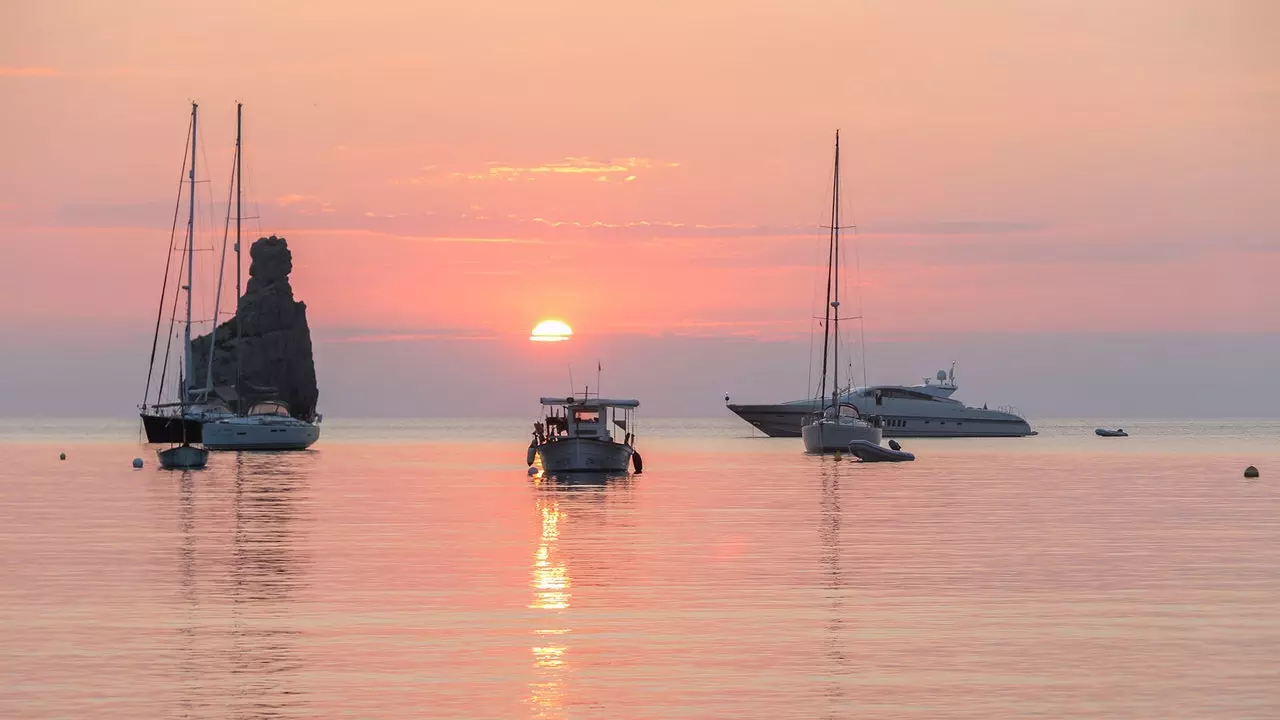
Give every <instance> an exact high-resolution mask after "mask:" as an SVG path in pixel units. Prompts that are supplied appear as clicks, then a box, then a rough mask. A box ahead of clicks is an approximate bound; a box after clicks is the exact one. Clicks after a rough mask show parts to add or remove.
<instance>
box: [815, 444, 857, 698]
mask: <svg viewBox="0 0 1280 720" xmlns="http://www.w3.org/2000/svg"><path fill="white" fill-rule="evenodd" d="M845 465H849V463H845ZM842 470H843V467H842V465H841V463H836V462H831V463H826V462H824V463H823V465H822V499H821V511H820V521H819V526H818V536H819V541H820V543H821V547H822V549H821V552H820V554H819V561H820V562H821V564H822V569H823V578H824V582H823V587H824V589H825V590H826V592H825V595H826V598H827V599H828V600H829V601H830V603H831V605H830V607H831V613H830V617H829V618H828V620H827V622H826V623H825V625H824V630H825V632H824V633H823V638H822V647H823V655H824V656H825V657H826V659H827V665H828V668H829V669H828V672H827V675H828V678H827V680H828V683H827V688H826V691H825V692H824V693H823V694H824V695H825V696H826V698H827V700H828V701H830V703H831V707H830V709H829V710H828V715H827V716H828V717H839V716H841V714H842V713H844V712H846V711H847V708H844V707H843V705H844V683H843V679H842V677H841V676H843V675H847V674H848V673H849V672H850V668H849V662H848V658H847V657H846V656H845V651H844V614H845V597H844V596H845V592H846V590H845V579H844V571H843V568H842V567H841V562H840V561H841V548H840V522H841V514H842V513H841V508H840V479H841V474H842Z"/></svg>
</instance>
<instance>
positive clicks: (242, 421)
mask: <svg viewBox="0 0 1280 720" xmlns="http://www.w3.org/2000/svg"><path fill="white" fill-rule="evenodd" d="M202 434H203V437H204V441H203V442H204V446H205V447H206V448H208V449H210V450H306V449H307V448H309V447H311V446H312V445H313V444H315V441H316V440H319V439H320V425H319V420H318V419H317V421H316V423H309V422H307V421H305V420H299V419H298V418H295V417H293V416H292V415H290V414H289V408H288V407H287V406H286V405H285V404H284V403H282V402H278V401H275V400H271V401H267V402H260V403H258V404H256V405H254V406H253V407H251V408H249V412H248V413H246V414H244V415H232V416H230V417H226V418H221V419H218V420H213V421H207V422H205V424H204V428H203V430H202Z"/></svg>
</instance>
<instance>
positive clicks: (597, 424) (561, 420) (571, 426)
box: [534, 397, 640, 445]
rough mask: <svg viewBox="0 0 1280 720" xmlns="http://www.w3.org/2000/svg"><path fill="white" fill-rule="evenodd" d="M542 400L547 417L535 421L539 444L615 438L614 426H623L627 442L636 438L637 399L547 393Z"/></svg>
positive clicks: (625, 441) (612, 439)
mask: <svg viewBox="0 0 1280 720" xmlns="http://www.w3.org/2000/svg"><path fill="white" fill-rule="evenodd" d="M540 402H541V404H542V408H543V418H544V419H543V421H541V422H536V423H534V435H535V436H537V440H538V443H539V444H541V443H543V442H554V441H555V440H560V439H566V438H581V439H588V440H599V441H601V442H616V441H615V440H614V434H613V428H615V427H616V428H618V429H620V430H622V432H623V441H622V442H623V443H624V444H627V445H630V444H631V443H632V441H633V440H634V438H635V424H634V417H633V416H634V414H635V410H636V408H638V407H640V401H638V400H611V399H606V398H574V397H563V398H549V397H544V398H541V399H540Z"/></svg>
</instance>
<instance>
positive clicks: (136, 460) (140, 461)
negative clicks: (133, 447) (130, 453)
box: [133, 458, 142, 468]
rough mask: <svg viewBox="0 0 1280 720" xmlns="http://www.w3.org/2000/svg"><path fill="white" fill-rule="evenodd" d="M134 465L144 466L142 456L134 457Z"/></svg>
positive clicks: (137, 466) (136, 466)
mask: <svg viewBox="0 0 1280 720" xmlns="http://www.w3.org/2000/svg"><path fill="white" fill-rule="evenodd" d="M133 466H134V467H135V468H140V467H142V458H134V459H133Z"/></svg>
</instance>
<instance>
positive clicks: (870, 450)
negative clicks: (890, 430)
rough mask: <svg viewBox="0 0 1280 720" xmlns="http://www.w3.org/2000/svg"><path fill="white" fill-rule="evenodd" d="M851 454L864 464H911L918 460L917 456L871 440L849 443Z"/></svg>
mask: <svg viewBox="0 0 1280 720" xmlns="http://www.w3.org/2000/svg"><path fill="white" fill-rule="evenodd" d="M894 444H895V445H896V444H897V443H894ZM849 454H850V455H853V456H854V457H856V458H858V459H859V460H861V461H862V462H911V461H912V460H915V459H916V456H915V455H912V454H911V453H909V452H907V451H905V450H898V449H896V448H887V447H884V446H883V445H877V444H876V443H873V442H871V441H870V440H854V441H853V442H851V443H849Z"/></svg>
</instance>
